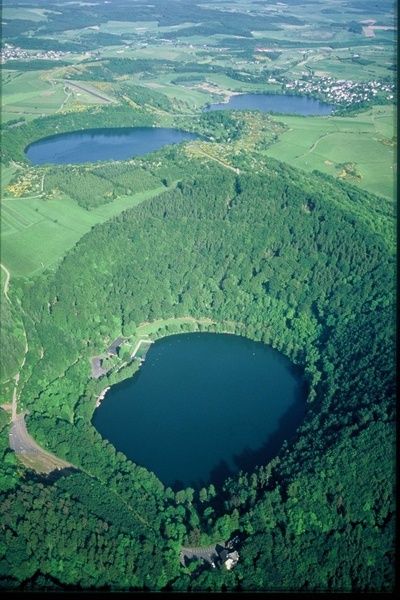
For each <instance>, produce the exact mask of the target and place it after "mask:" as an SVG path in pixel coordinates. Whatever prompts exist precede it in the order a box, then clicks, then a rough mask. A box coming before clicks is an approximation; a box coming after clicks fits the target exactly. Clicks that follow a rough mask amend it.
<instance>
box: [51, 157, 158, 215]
mask: <svg viewBox="0 0 400 600" xmlns="http://www.w3.org/2000/svg"><path fill="white" fill-rule="evenodd" d="M157 187H162V182H161V180H160V179H158V178H156V177H155V176H154V175H152V174H151V173H150V172H149V171H148V170H146V169H144V168H135V166H134V165H132V164H129V163H117V164H109V165H104V167H100V168H98V167H96V168H95V169H93V168H92V169H90V167H75V166H74V167H68V168H65V167H63V166H60V167H57V168H54V169H51V170H49V171H47V172H46V176H45V179H44V192H45V193H46V195H49V194H50V195H57V194H59V192H60V191H61V192H63V193H64V194H65V195H66V196H69V197H70V198H72V199H73V200H76V201H77V202H78V204H79V205H80V206H82V207H83V208H86V209H88V210H90V209H92V208H96V207H97V206H101V205H102V204H106V203H108V202H112V201H113V200H115V199H116V198H118V197H119V196H122V195H127V194H137V193H140V192H144V191H145V190H150V189H155V188H157Z"/></svg>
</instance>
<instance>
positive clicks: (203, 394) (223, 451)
mask: <svg viewBox="0 0 400 600" xmlns="http://www.w3.org/2000/svg"><path fill="white" fill-rule="evenodd" d="M305 398H306V389H305V384H304V380H303V378H302V376H301V374H300V371H299V369H298V368H296V367H294V365H293V364H292V363H291V362H290V361H289V360H288V359H287V358H286V357H284V356H283V355H282V354H280V353H279V352H277V351H276V350H274V349H273V348H270V347H269V346H266V345H264V344H262V343H259V342H253V341H251V340H249V339H247V338H244V337H240V336H235V335H229V334H213V333H188V334H179V335H173V336H169V337H165V338H162V339H161V340H158V341H157V342H155V343H154V344H152V346H151V347H150V350H149V351H148V353H147V356H146V360H145V362H144V363H143V365H142V366H141V368H140V370H139V371H138V372H137V373H136V374H135V375H134V376H133V377H132V378H130V379H127V380H125V381H122V382H121V383H119V384H117V385H115V386H112V387H111V389H110V390H109V391H108V393H107V394H106V396H105V399H104V400H103V401H102V403H101V405H100V407H99V408H98V409H97V410H95V412H94V415H93V420H92V423H93V425H94V426H95V427H96V429H97V430H98V431H99V432H100V434H101V435H102V436H103V437H104V438H106V439H108V440H109V441H110V442H111V443H112V444H113V445H114V446H115V448H116V449H117V450H119V451H121V452H123V453H124V454H125V455H126V456H127V457H128V458H130V459H131V460H132V461H133V462H134V463H136V464H138V465H141V466H143V467H146V468H147V469H149V470H151V471H153V472H154V473H155V474H156V475H157V476H158V477H159V479H160V480H161V481H162V482H163V483H164V484H165V485H169V486H171V487H173V488H174V489H175V490H177V489H180V488H182V487H185V486H188V485H190V486H192V487H195V488H199V487H201V486H202V485H206V484H208V483H211V482H212V483H216V484H220V483H222V482H223V481H224V479H225V478H226V477H227V476H228V475H229V474H233V473H236V472H238V471H239V470H240V469H243V470H245V471H249V470H252V469H253V468H254V467H255V466H256V465H257V464H265V463H266V461H267V460H268V459H269V458H272V457H273V456H275V454H276V453H277V452H278V451H279V449H280V447H281V445H282V443H283V440H284V439H289V438H290V437H291V436H292V435H293V434H294V432H295V430H296V428H297V426H298V425H299V424H300V422H301V421H302V419H303V417H304V412H305Z"/></svg>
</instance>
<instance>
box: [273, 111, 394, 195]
mask: <svg viewBox="0 0 400 600" xmlns="http://www.w3.org/2000/svg"><path fill="white" fill-rule="evenodd" d="M280 121H282V122H283V123H285V124H286V125H287V127H288V129H287V130H286V131H284V132H283V133H281V134H280V135H279V139H278V140H277V141H276V143H275V144H273V145H272V146H270V147H269V148H268V149H267V150H266V151H265V154H266V155H267V156H271V157H273V158H277V159H279V160H283V161H285V162H288V163H289V164H291V165H293V166H296V167H299V168H301V169H304V170H306V171H313V170H314V169H317V170H319V171H323V172H324V173H328V174H329V175H333V176H336V177H340V178H344V179H347V180H348V181H350V182H351V183H354V184H356V185H358V186H360V187H361V188H363V189H365V190H367V191H370V192H373V193H375V194H378V195H381V196H385V197H386V198H391V199H394V195H395V180H394V175H395V170H396V163H395V158H396V155H395V152H396V140H395V138H394V126H395V113H394V110H393V107H391V106H384V107H374V108H373V109H372V110H370V111H368V112H363V113H360V114H358V115H356V116H352V117H329V118H325V117H312V118H309V117H295V116H294V117H292V116H291V117H280ZM346 164H351V165H352V166H353V169H351V172H350V173H349V172H348V173H346V168H345V167H344V166H343V165H346Z"/></svg>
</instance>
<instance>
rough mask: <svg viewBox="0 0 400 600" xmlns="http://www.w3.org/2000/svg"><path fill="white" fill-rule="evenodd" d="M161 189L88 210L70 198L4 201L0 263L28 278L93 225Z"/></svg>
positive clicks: (55, 257) (66, 248) (122, 198)
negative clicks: (0, 258)
mask: <svg viewBox="0 0 400 600" xmlns="http://www.w3.org/2000/svg"><path fill="white" fill-rule="evenodd" d="M164 190H165V188H164V187H162V188H161V187H160V188H157V189H154V190H149V191H146V192H142V193H139V194H134V195H132V196H125V197H121V198H118V199H117V200H114V202H112V203H110V204H105V205H103V206H100V207H99V208H96V209H95V210H91V211H87V210H85V209H84V208H81V207H80V206H78V204H77V203H76V202H74V201H73V200H71V199H69V198H63V199H58V200H42V199H40V198H33V199H32V198H26V199H22V198H16V199H3V206H2V219H1V233H2V244H1V256H2V262H3V263H4V264H5V265H6V266H7V268H8V269H9V270H10V271H11V273H12V276H14V277H19V276H30V275H33V274H36V273H38V272H40V271H41V270H43V268H45V267H48V266H49V265H52V264H53V263H55V262H56V261H58V260H59V259H61V258H62V257H63V256H64V254H65V252H67V250H69V249H70V248H72V247H73V246H74V244H76V242H77V241H78V240H79V239H80V238H81V237H82V235H84V234H85V233H86V232H87V231H89V230H90V229H91V228H92V227H93V226H94V225H96V223H102V222H103V221H106V220H107V219H109V218H111V217H113V216H114V215H116V214H119V213H120V212H122V211H123V210H125V209H127V208H130V207H131V206H135V205H136V204H139V203H140V202H142V201H143V200H146V199H147V198H151V197H153V196H156V195H157V194H159V193H161V192H162V191H164Z"/></svg>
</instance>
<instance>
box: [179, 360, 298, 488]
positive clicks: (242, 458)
mask: <svg viewBox="0 0 400 600" xmlns="http://www.w3.org/2000/svg"><path fill="white" fill-rule="evenodd" d="M292 370H293V372H294V373H296V374H297V375H298V374H299V369H298V367H296V366H295V365H293V366H292ZM307 392H308V384H307V383H306V382H305V381H303V383H302V384H301V385H299V388H298V391H297V394H296V398H295V401H294V402H293V403H292V404H291V405H290V406H289V408H288V409H287V410H286V412H285V413H284V414H283V415H282V417H281V418H280V419H279V422H278V426H277V428H276V430H275V431H274V432H273V433H271V434H270V435H269V436H268V439H267V441H266V442H265V443H264V444H263V445H262V446H261V447H259V448H256V449H253V448H250V447H246V448H245V449H244V450H243V451H242V452H240V454H235V455H234V456H233V457H232V462H233V463H234V464H235V468H234V469H232V468H231V467H230V466H229V464H228V463H227V462H226V461H225V460H221V461H219V462H218V463H217V464H216V465H215V467H213V468H212V470H211V471H210V475H209V477H208V478H207V480H206V481H205V480H203V479H198V480H196V481H195V480H193V481H191V482H190V484H186V485H185V484H184V483H183V481H181V480H178V479H177V480H175V481H174V483H173V484H172V485H170V486H169V487H171V489H172V490H173V491H174V492H177V491H179V490H183V489H185V488H188V487H191V488H193V489H195V490H200V489H201V488H206V487H208V486H209V485H210V484H213V485H215V486H216V487H219V488H220V487H222V486H223V484H224V483H225V481H226V480H227V479H228V478H230V477H234V476H235V475H236V474H237V473H238V472H239V471H244V472H247V473H249V472H250V473H251V472H252V471H253V470H254V469H255V468H256V467H257V466H262V465H266V464H267V463H268V462H269V461H270V460H272V459H273V458H274V457H275V456H276V455H277V454H279V451H280V449H281V448H282V446H283V443H284V441H285V440H287V441H290V439H291V438H293V437H294V434H295V432H296V430H297V428H298V427H299V425H300V424H301V423H302V422H303V420H304V417H305V413H306V398H307Z"/></svg>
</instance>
